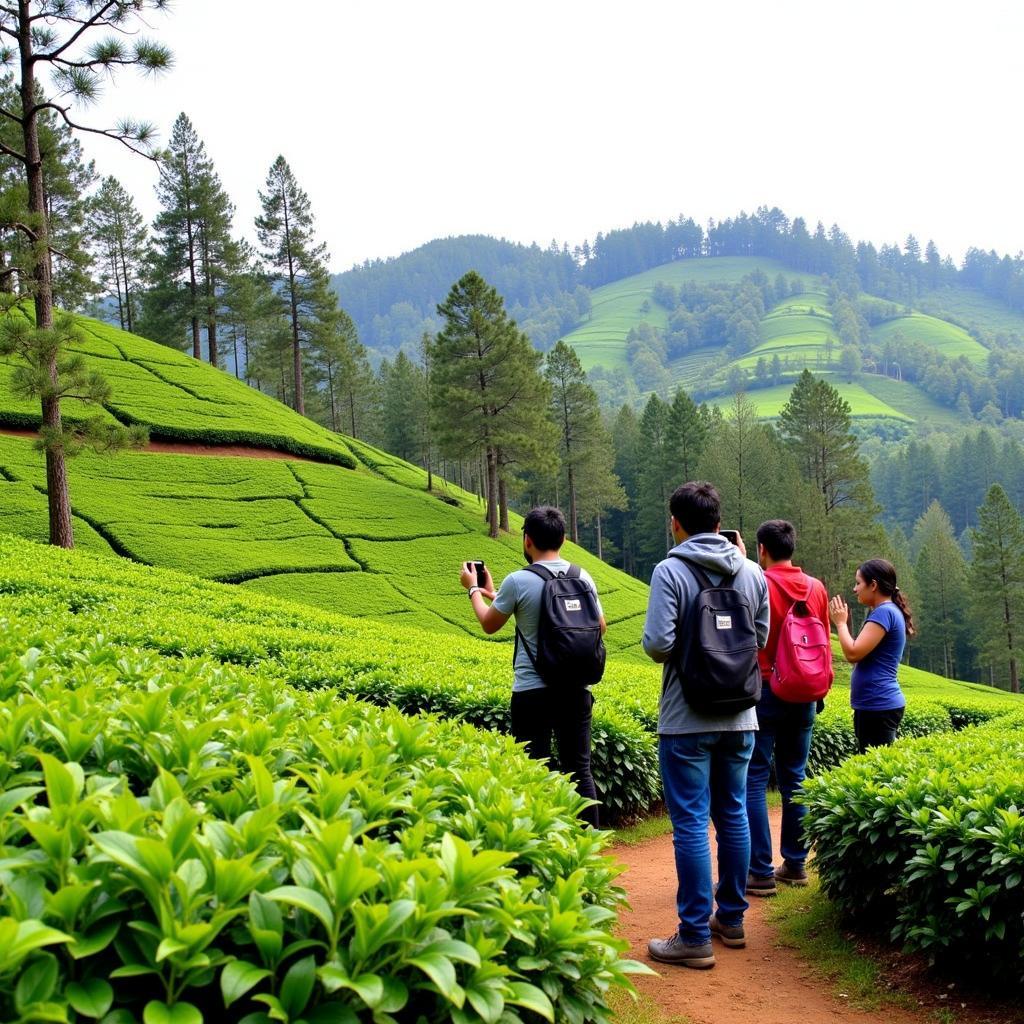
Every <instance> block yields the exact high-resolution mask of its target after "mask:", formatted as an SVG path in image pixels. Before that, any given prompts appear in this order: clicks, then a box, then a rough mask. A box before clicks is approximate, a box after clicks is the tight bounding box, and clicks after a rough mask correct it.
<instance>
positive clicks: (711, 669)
mask: <svg viewBox="0 0 1024 1024" xmlns="http://www.w3.org/2000/svg"><path fill="white" fill-rule="evenodd" d="M676 557H677V558H681V559H682V560H683V561H684V562H685V563H686V564H687V566H689V568H690V572H692V573H693V577H694V579H695V580H696V581H697V584H698V586H699V587H700V593H699V594H698V595H697V600H696V601H694V602H693V606H692V607H691V608H689V609H687V610H686V612H684V614H683V615H682V616H681V619H680V622H679V625H678V627H677V628H678V629H679V631H680V635H682V631H683V630H686V631H687V633H688V634H689V636H690V648H689V653H688V655H687V657H686V658H685V659H684V658H683V657H682V656H681V655H678V656H677V657H676V671H677V673H678V675H679V681H680V683H681V684H682V687H683V696H684V697H685V698H686V703H687V704H689V705H690V707H691V708H693V709H694V711H698V712H700V713H701V714H704V715H734V714H736V713H737V712H739V711H745V710H746V709H747V708H752V707H753V706H754V705H755V704H756V703H757V702H758V700H759V699H760V697H761V669H760V667H759V666H758V663H757V631H756V630H755V628H754V614H753V612H752V611H751V608H750V602H749V601H747V599H746V597H744V595H743V594H741V593H740V592H739V591H738V590H737V589H736V588H735V587H734V586H733V585H732V584H733V582H734V580H735V579H736V577H735V575H733V576H726V577H724V578H723V579H722V582H721V583H719V584H718V585H717V586H715V584H713V583H712V582H711V580H710V579H709V578H708V576H707V573H705V572H704V570H703V569H702V568H701V566H700V565H698V564H697V563H696V562H694V561H692V560H691V559H689V558H687V557H686V556H685V555H676ZM680 647H682V645H680Z"/></svg>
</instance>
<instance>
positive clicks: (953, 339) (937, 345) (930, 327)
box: [871, 313, 988, 366]
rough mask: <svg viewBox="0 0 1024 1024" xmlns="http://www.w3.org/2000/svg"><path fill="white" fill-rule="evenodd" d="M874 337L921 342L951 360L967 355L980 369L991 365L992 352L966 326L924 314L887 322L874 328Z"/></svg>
mask: <svg viewBox="0 0 1024 1024" xmlns="http://www.w3.org/2000/svg"><path fill="white" fill-rule="evenodd" d="M871 334H872V337H873V338H874V339H875V341H877V342H879V343H880V344H884V343H885V342H886V341H889V340H891V339H893V338H895V337H896V336H897V335H899V336H900V337H902V338H903V340H904V341H917V342H920V343H921V344H922V345H927V346H929V348H934V349H937V350H938V351H939V352H941V353H942V354H943V355H944V356H945V357H946V358H947V359H958V358H959V357H960V356H965V357H966V358H967V359H969V360H970V361H971V362H972V363H973V364H974V365H976V366H984V365H985V364H986V363H987V362H988V349H986V348H985V346H984V345H980V344H979V343H978V342H977V341H975V340H974V338H972V337H971V336H970V335H969V334H968V333H967V332H966V331H965V330H964V329H963V328H962V327H957V326H956V324H951V323H949V322H948V321H946V320H939V319H938V318H936V317H934V316H926V315H925V314H924V313H912V314H911V315H910V316H901V317H895V318H894V319H892V320H886V321H885V323H882V324H879V325H878V326H877V327H874V328H872V330H871Z"/></svg>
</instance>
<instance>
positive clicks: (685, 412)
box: [671, 388, 710, 482]
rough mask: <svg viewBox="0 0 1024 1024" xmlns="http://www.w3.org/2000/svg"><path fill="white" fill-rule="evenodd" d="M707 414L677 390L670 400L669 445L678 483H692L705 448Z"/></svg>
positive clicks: (682, 391)
mask: <svg viewBox="0 0 1024 1024" xmlns="http://www.w3.org/2000/svg"><path fill="white" fill-rule="evenodd" d="M709 422H710V421H709V413H708V409H707V406H706V405H702V406H699V407H698V406H697V405H696V404H695V403H694V401H693V399H692V398H690V396H689V395H688V394H687V393H686V392H685V391H684V390H683V389H682V388H680V389H679V390H678V391H677V392H676V393H675V397H674V398H673V399H672V425H671V429H672V443H673V444H674V445H675V450H676V457H677V459H678V471H679V473H680V475H681V477H682V479H681V481H680V482H682V481H685V480H693V479H694V478H695V477H696V474H697V467H698V466H699V465H700V461H701V459H702V458H703V457H704V452H705V451H706V449H707V445H708V428H709Z"/></svg>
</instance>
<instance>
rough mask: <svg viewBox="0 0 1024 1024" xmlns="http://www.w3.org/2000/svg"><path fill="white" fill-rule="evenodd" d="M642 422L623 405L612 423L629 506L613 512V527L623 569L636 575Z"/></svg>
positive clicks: (617, 462) (619, 475)
mask: <svg viewBox="0 0 1024 1024" xmlns="http://www.w3.org/2000/svg"><path fill="white" fill-rule="evenodd" d="M641 446H642V441H641V436H640V422H639V421H638V420H637V417H636V413H635V412H633V409H632V407H631V406H628V405H624V406H622V408H621V409H620V410H619V412H618V414H617V415H616V417H615V421H614V423H613V424H612V448H613V450H614V453H615V463H614V466H613V469H614V472H615V475H616V477H617V478H618V479H619V481H620V482H621V483H622V489H623V491H624V492H625V495H626V508H625V509H623V510H619V511H618V512H617V513H616V514H613V515H612V517H611V522H610V529H611V531H612V536H613V538H614V540H615V543H616V545H617V547H618V548H619V550H620V551H621V553H622V555H621V557H622V568H623V569H624V570H625V571H626V572H628V573H629V574H630V575H633V576H635V575H637V526H636V509H637V507H638V503H639V497H640V463H641V458H640V452H641Z"/></svg>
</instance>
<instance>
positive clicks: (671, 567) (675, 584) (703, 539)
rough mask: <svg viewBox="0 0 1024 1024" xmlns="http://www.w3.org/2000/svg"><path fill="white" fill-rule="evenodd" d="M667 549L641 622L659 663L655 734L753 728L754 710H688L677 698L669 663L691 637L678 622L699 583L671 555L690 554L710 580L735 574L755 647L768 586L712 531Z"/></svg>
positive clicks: (760, 638)
mask: <svg viewBox="0 0 1024 1024" xmlns="http://www.w3.org/2000/svg"><path fill="white" fill-rule="evenodd" d="M672 552H673V553H672V554H670V555H669V557H668V558H666V559H665V560H664V561H662V562H659V563H658V564H657V565H656V566H655V567H654V574H653V575H652V576H651V598H650V603H649V604H648V605H647V620H646V622H645V623H644V636H643V645H644V650H645V651H646V652H647V654H648V655H649V656H650V657H651V658H652V660H654V661H656V662H658V663H659V664H662V665H663V668H662V673H661V703H660V704H659V707H658V734H659V735H660V736H678V735H682V734H685V733H695V732H746V731H749V730H754V729H756V728H757V712H756V711H755V709H754V708H748V709H747V710H746V711H741V712H739V713H738V714H735V715H702V714H699V713H698V712H696V711H694V710H693V709H692V708H691V707H690V706H689V705H688V704H687V703H686V698H685V697H683V687H682V685H681V684H680V682H679V676H678V673H677V672H676V668H675V662H676V661H677V656H678V658H682V659H685V658H686V656H687V655H688V653H689V645H690V643H691V642H692V636H691V635H690V634H689V632H688V631H686V630H683V631H682V632H680V630H679V623H680V620H681V619H684V618H685V615H686V614H687V612H688V610H689V609H690V608H692V606H693V604H694V602H695V601H696V599H697V597H698V595H699V594H700V584H699V583H698V582H697V581H696V579H694V576H693V573H692V572H691V570H690V567H689V566H688V565H687V564H686V563H685V562H684V561H683V560H682V559H681V558H677V557H675V553H679V554H682V555H686V557H687V558H692V559H693V560H694V561H695V562H696V563H697V564H698V565H700V567H701V568H702V569H703V570H704V571H705V572H706V573H707V575H708V577H709V578H710V580H711V582H712V583H715V584H717V583H719V582H721V580H722V579H724V578H725V577H726V576H732V575H734V574H735V576H736V578H735V580H734V581H733V586H734V587H735V588H736V589H737V590H738V591H739V592H740V593H741V594H743V595H744V596H745V597H746V599H747V601H748V602H749V603H750V607H751V610H752V611H753V613H754V626H755V629H756V631H757V645H758V647H764V645H765V644H766V643H767V641H768V623H769V618H768V616H769V611H768V585H767V584H766V583H765V579H764V573H763V572H762V571H761V567H760V566H759V565H757V563H755V562H751V561H750V560H749V559H746V558H744V557H743V555H742V554H741V553H740V550H739V548H737V547H736V546H735V545H733V544H730V543H729V541H727V540H726V539H725V537H723V536H722V535H721V534H718V533H698V534H695V535H694V536H692V537H688V538H687V539H686V540H684V541H683V542H682V544H677V545H676V546H675V547H674V548H673V549H672ZM677 634H678V636H677ZM677 645H678V646H677Z"/></svg>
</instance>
